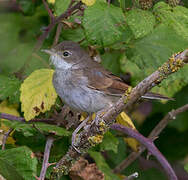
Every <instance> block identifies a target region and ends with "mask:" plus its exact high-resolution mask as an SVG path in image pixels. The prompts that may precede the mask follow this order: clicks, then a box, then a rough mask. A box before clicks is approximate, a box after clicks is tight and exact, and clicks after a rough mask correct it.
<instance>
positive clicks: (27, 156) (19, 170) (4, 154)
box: [0, 146, 37, 180]
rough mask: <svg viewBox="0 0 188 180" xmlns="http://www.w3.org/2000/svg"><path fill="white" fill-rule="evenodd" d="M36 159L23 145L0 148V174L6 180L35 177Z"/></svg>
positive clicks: (24, 179) (25, 179)
mask: <svg viewBox="0 0 188 180" xmlns="http://www.w3.org/2000/svg"><path fill="white" fill-rule="evenodd" d="M36 173H37V159H36V157H34V154H33V152H32V151H31V150H30V149H29V148H27V147H25V146H23V147H18V148H12V149H8V150H4V151H2V150H0V174H2V175H3V177H5V178H6V179H8V180H22V179H23V180H28V179H35V176H36Z"/></svg>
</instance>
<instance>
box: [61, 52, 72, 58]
mask: <svg viewBox="0 0 188 180" xmlns="http://www.w3.org/2000/svg"><path fill="white" fill-rule="evenodd" d="M70 55H71V53H70V52H69V51H64V52H63V56H64V57H68V56H70Z"/></svg>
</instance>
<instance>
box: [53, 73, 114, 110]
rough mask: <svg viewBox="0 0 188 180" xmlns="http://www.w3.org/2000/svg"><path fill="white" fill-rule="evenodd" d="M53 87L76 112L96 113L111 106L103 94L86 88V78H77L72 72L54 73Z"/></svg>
mask: <svg viewBox="0 0 188 180" xmlns="http://www.w3.org/2000/svg"><path fill="white" fill-rule="evenodd" d="M53 85H54V88H55V90H56V92H57V94H58V95H59V96H60V97H61V99H62V100H63V102H65V103H66V104H67V105H69V106H70V107H72V108H73V109H76V110H78V111H85V112H88V113H91V112H97V111H99V110H101V109H104V108H105V107H106V106H109V105H110V104H111V101H110V100H109V99H108V98H107V97H106V95H105V94H104V93H102V92H100V91H98V90H94V89H91V88H88V86H87V78H83V77H80V78H78V77H76V76H75V75H73V73H72V72H68V71H67V72H66V71H64V72H62V71H61V72H58V71H56V72H55V73H54V76H53Z"/></svg>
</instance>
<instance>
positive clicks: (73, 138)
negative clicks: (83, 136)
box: [72, 116, 90, 153]
mask: <svg viewBox="0 0 188 180" xmlns="http://www.w3.org/2000/svg"><path fill="white" fill-rule="evenodd" d="M89 119H90V116H88V117H87V118H86V119H84V120H83V121H82V123H80V124H79V126H78V127H77V128H76V129H75V130H74V132H73V133H72V147H73V148H74V149H75V150H76V151H77V152H78V153H80V151H79V149H78V148H76V145H75V144H76V143H75V142H76V136H77V133H78V132H79V131H80V130H81V129H82V128H83V127H84V126H85V125H86V123H87V122H88V121H89Z"/></svg>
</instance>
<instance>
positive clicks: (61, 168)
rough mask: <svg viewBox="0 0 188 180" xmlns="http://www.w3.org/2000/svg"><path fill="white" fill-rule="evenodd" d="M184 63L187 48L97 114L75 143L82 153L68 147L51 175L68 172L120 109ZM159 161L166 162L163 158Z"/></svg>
mask: <svg viewBox="0 0 188 180" xmlns="http://www.w3.org/2000/svg"><path fill="white" fill-rule="evenodd" d="M186 63H188V49H187V50H185V51H183V52H181V53H178V54H175V55H173V56H172V57H171V58H169V60H168V61H167V62H166V63H164V64H163V65H162V66H161V67H160V68H159V69H158V70H157V71H155V72H154V73H152V74H151V75H150V76H148V77H147V78H146V79H144V80H143V81H141V82H140V83H139V84H138V85H137V86H136V87H135V88H133V89H132V90H130V91H127V92H126V93H125V95H124V96H123V97H122V98H121V99H119V101H118V102H117V103H116V104H114V105H113V106H112V107H111V108H109V109H108V110H107V112H106V113H105V114H104V115H101V116H97V119H95V121H97V122H99V124H98V125H96V124H95V123H93V124H91V125H90V126H89V125H88V126H87V128H85V129H84V130H83V131H82V132H81V133H80V134H79V136H78V138H77V139H78V141H79V142H77V143H76V144H77V148H78V149H79V150H80V151H81V152H82V153H81V154H80V153H78V152H77V151H76V150H75V149H73V148H72V147H70V148H69V150H68V152H67V153H66V155H65V156H64V157H62V159H61V160H60V161H59V162H58V163H57V164H56V167H55V168H54V172H53V175H52V177H56V176H58V175H61V174H62V173H64V174H66V173H68V172H69V169H70V168H71V166H72V164H73V162H75V160H76V159H78V158H79V157H80V155H82V154H84V152H86V151H87V150H88V149H89V148H90V147H91V146H94V145H95V144H98V143H100V142H101V141H102V135H103V134H104V133H105V132H106V131H107V130H108V129H109V127H110V125H111V124H113V123H114V119H115V118H116V116H117V115H118V114H119V113H120V112H121V111H122V110H126V111H128V108H129V107H130V106H132V105H133V104H134V103H136V102H137V101H138V100H139V99H140V97H141V96H142V95H144V94H145V93H146V92H147V91H149V90H150V89H151V88H152V87H154V86H156V85H157V84H159V83H160V82H161V81H163V80H164V79H166V78H167V77H168V76H169V75H170V74H172V73H174V72H176V71H178V70H179V69H180V68H181V67H183V66H184V64H186ZM161 161H164V162H165V163H166V160H164V159H162V160H161ZM168 168H169V167H168Z"/></svg>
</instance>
